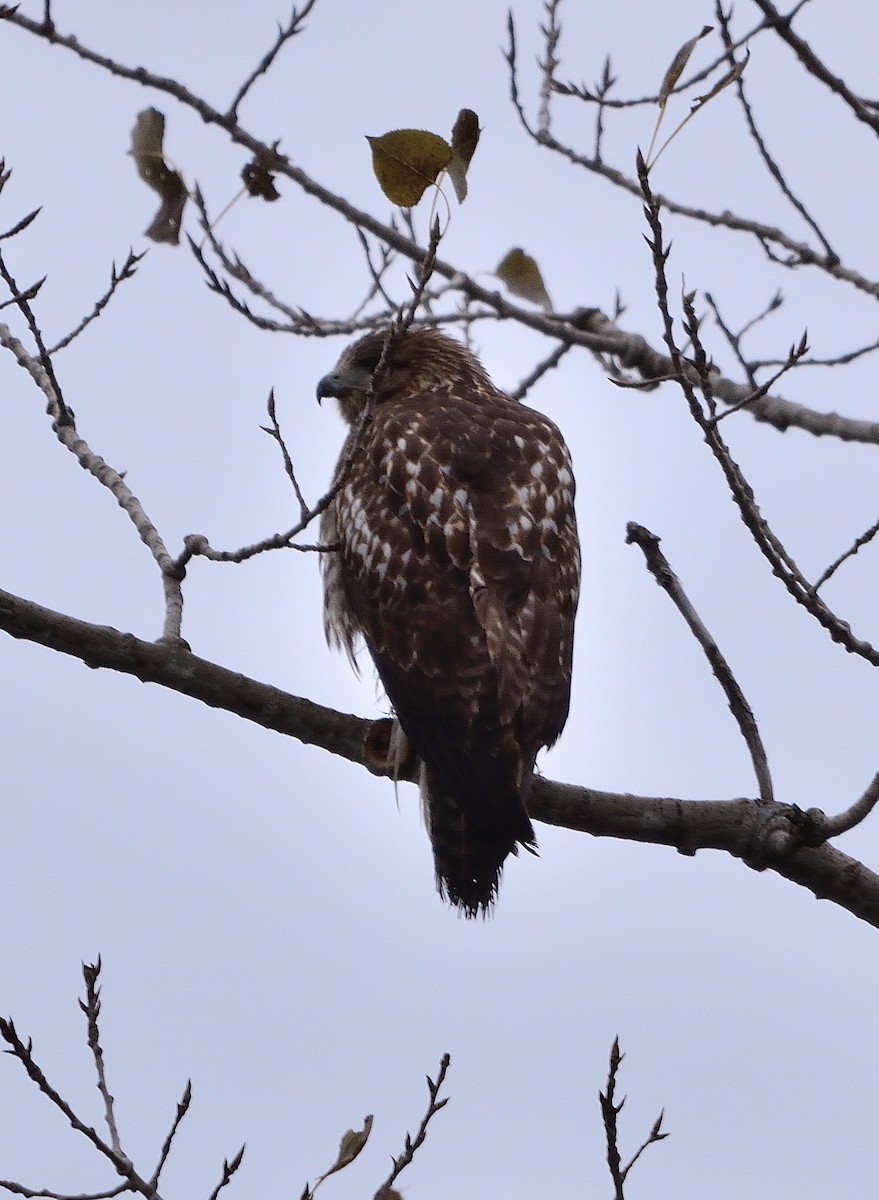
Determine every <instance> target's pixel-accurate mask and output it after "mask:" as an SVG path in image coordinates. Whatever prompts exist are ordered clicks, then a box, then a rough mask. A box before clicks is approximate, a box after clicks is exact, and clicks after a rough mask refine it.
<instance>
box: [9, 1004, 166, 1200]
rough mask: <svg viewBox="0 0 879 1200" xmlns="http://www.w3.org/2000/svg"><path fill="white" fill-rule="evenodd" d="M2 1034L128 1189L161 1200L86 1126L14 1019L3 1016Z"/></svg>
mask: <svg viewBox="0 0 879 1200" xmlns="http://www.w3.org/2000/svg"><path fill="white" fill-rule="evenodd" d="M0 1037H2V1038H3V1040H4V1041H5V1042H6V1044H7V1045H8V1046H9V1052H10V1053H11V1054H12V1055H13V1056H14V1057H15V1058H17V1059H18V1061H19V1062H20V1063H21V1065H22V1066H23V1067H24V1069H25V1071H26V1072H27V1075H28V1077H29V1078H30V1079H32V1080H33V1082H34V1083H35V1084H36V1085H37V1087H38V1088H39V1090H40V1091H41V1092H42V1094H43V1095H44V1096H46V1097H47V1099H49V1100H51V1102H52V1103H53V1104H54V1105H55V1107H56V1108H57V1109H59V1111H60V1112H62V1113H63V1114H64V1116H65V1117H66V1118H67V1120H68V1121H69V1122H70V1124H71V1125H72V1126H73V1128H74V1129H75V1130H76V1131H77V1133H81V1134H82V1135H83V1137H84V1138H86V1139H87V1141H89V1142H91V1144H92V1145H93V1146H94V1147H95V1149H96V1150H98V1151H99V1152H100V1153H101V1154H103V1155H104V1157H105V1158H107V1159H109V1161H110V1162H111V1163H112V1164H113V1167H114V1168H115V1170H116V1171H117V1173H118V1174H119V1175H121V1176H122V1177H123V1178H124V1179H126V1180H127V1182H128V1189H129V1190H131V1191H135V1192H139V1193H140V1195H142V1196H146V1197H149V1200H161V1197H160V1196H159V1194H158V1192H157V1191H156V1189H155V1188H154V1187H152V1185H151V1184H150V1183H148V1182H147V1180H145V1179H142V1178H141V1176H140V1175H138V1173H137V1171H136V1170H135V1169H134V1167H133V1165H132V1164H131V1163H130V1162H129V1160H128V1159H127V1158H126V1157H125V1156H124V1155H122V1154H120V1153H119V1152H118V1151H116V1150H114V1149H113V1147H112V1146H109V1145H108V1144H107V1143H106V1142H105V1141H104V1140H103V1138H102V1137H101V1136H100V1135H99V1134H98V1133H97V1132H96V1131H95V1130H94V1129H92V1127H91V1126H90V1125H86V1123H85V1122H84V1121H82V1120H81V1119H80V1118H79V1117H78V1116H77V1115H76V1113H75V1112H74V1111H73V1109H72V1108H71V1107H70V1105H69V1104H68V1103H67V1101H66V1100H65V1099H64V1098H63V1097H62V1096H61V1095H60V1094H59V1093H58V1092H57V1091H56V1090H55V1088H53V1087H52V1085H51V1084H50V1083H49V1081H48V1079H47V1078H46V1076H45V1075H44V1074H43V1072H42V1070H41V1069H40V1067H39V1066H38V1065H37V1063H36V1061H35V1060H34V1057H33V1048H32V1046H31V1043H30V1042H28V1043H27V1044H25V1043H24V1042H23V1041H22V1040H21V1038H20V1037H19V1036H18V1032H17V1031H16V1028H15V1026H14V1024H13V1023H12V1021H7V1020H4V1019H3V1018H0Z"/></svg>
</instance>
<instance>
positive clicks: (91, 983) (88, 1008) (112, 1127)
mask: <svg viewBox="0 0 879 1200" xmlns="http://www.w3.org/2000/svg"><path fill="white" fill-rule="evenodd" d="M82 974H83V978H84V979H85V993H86V998H85V1000H84V1001H83V1000H80V1002H79V1007H80V1008H81V1009H82V1011H83V1012H84V1013H85V1015H86V1018H87V1020H88V1042H89V1049H90V1050H91V1052H92V1057H93V1058H94V1060H95V1070H96V1071H97V1074H98V1091H99V1092H100V1093H101V1098H102V1100H103V1101H104V1120H105V1121H106V1122H107V1129H108V1131H109V1134H110V1145H111V1146H112V1147H113V1150H114V1151H115V1153H116V1154H118V1155H120V1157H123V1158H126V1159H128V1155H127V1154H125V1153H124V1151H123V1149H122V1143H121V1141H120V1139H119V1129H118V1127H117V1125H116V1114H115V1112H114V1109H113V1097H112V1096H111V1094H110V1089H109V1088H108V1087H107V1076H106V1073H105V1071H104V1051H103V1050H102V1049H101V1035H100V1031H99V1029H98V1017H99V1016H100V1014H101V989H100V988H99V987H98V978H99V977H100V974H101V959H100V957H99V958H98V960H97V962H95V963H89V964H87V963H83V964H82ZM129 1161H130V1160H129Z"/></svg>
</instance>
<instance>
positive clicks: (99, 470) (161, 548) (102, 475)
mask: <svg viewBox="0 0 879 1200" xmlns="http://www.w3.org/2000/svg"><path fill="white" fill-rule="evenodd" d="M0 346H3V347H4V348H5V349H7V350H9V351H11V353H12V354H13V355H14V357H15V359H16V361H17V362H18V364H19V366H21V367H23V368H24V370H25V371H27V373H28V374H29V375H30V377H31V379H32V380H33V381H34V383H35V384H36V385H37V387H38V388H39V389H40V391H41V392H42V393H43V395H44V396H45V397H46V401H47V411H48V413H49V416H50V417H52V428H53V430H54V432H55V436H56V437H57V438H58V440H59V442H61V444H62V446H64V447H65V448H66V449H68V450H69V451H70V453H71V454H72V455H73V456H74V457H75V458H76V460H77V462H78V463H79V465H80V466H81V467H82V468H83V469H84V470H86V471H88V472H89V474H90V475H93V476H94V478H95V479H96V480H97V481H98V483H100V484H101V485H102V486H103V487H105V488H107V490H108V491H109V492H111V493H112V495H113V496H114V497H115V499H116V503H117V504H118V505H119V507H120V508H122V509H123V511H124V512H125V513H126V514H127V515H128V517H129V519H130V520H131V522H132V523H133V525H134V527H135V529H136V530H137V532H138V534H139V535H140V539H141V541H142V542H143V543H144V545H145V546H146V547H147V549H148V550H149V551H150V553H151V554H152V556H153V558H154V559H155V561H156V563H157V565H158V567H159V569H160V571H161V572H162V587H163V591H164V595H165V619H164V623H163V628H162V637H163V638H165V639H167V640H171V641H174V640H176V639H178V638H179V637H180V626H181V621H182V619H183V592H182V590H181V588H180V580H181V578H182V575H181V574H180V571H179V569H178V567H177V564H176V563H175V562H174V560H173V559H172V558H171V555H170V554H169V553H168V550H167V548H166V547H165V543H164V542H163V541H162V539H161V538H160V537H159V533H158V530H157V529H156V527H155V526H154V525H153V523H152V522H151V521H150V519H149V517H148V516H147V515H146V512H145V511H144V508H143V505H142V504H141V502H140V501H139V500H138V498H137V497H136V496H135V495H134V493H133V492H132V491H131V489H130V488H129V486H128V484H127V483H126V482H125V480H124V479H123V477H122V476H121V475H120V474H119V472H118V471H115V470H114V469H113V468H112V467H111V466H110V465H109V464H108V463H106V462H105V461H104V460H103V459H102V458H101V457H100V456H99V455H97V454H95V453H94V451H93V450H92V449H91V448H90V447H89V445H88V444H87V443H86V442H85V441H84V440H83V439H82V438H81V437H80V436H79V433H78V432H77V429H76V424H75V422H74V417H73V413H72V412H71V410H70V409H69V408H67V406H66V405H65V404H64V403H63V402H62V400H61V398H60V395H59V393H58V390H57V385H56V383H55V380H54V371H51V373H50V371H47V370H46V368H45V366H44V363H43V361H42V359H37V358H35V357H34V356H33V355H31V354H29V353H28V352H27V351H26V350H25V348H24V346H22V344H21V342H20V341H19V340H18V338H16V337H15V336H14V335H13V334H12V332H11V331H10V329H9V328H8V326H6V325H3V324H2V323H0ZM46 357H47V358H48V355H46ZM48 361H49V367H50V368H51V360H50V359H49V360H48Z"/></svg>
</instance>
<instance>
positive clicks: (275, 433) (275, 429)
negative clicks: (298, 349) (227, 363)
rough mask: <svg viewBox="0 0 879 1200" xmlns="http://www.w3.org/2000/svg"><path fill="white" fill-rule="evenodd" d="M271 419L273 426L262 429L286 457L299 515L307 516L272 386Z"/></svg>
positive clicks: (287, 474)
mask: <svg viewBox="0 0 879 1200" xmlns="http://www.w3.org/2000/svg"><path fill="white" fill-rule="evenodd" d="M266 407H267V409H268V414H269V420H270V421H271V427H270V428H269V427H267V426H265V425H263V426H262V429H263V430H264V431H265V432H266V433H267V434H268V435H269V437H272V438H274V439H275V441H276V442H277V444H278V447H279V449H280V451H281V456H282V458H283V459H284V473H285V474H286V476H287V478H288V479H289V480H290V483H291V484H292V485H293V491H294V492H295V493H296V499H297V500H298V501H299V516H300V517H301V518H303V517H305V516H306V514H307V513H308V505H307V504H306V502H305V497H304V496H303V495H302V489H301V488H300V487H299V480H298V479H297V478H296V472H295V471H294V470H293V459H292V458H291V457H290V451H289V450H288V449H287V443H286V442H285V441H284V436H283V434H282V433H281V426H280V425H279V423H278V415H277V412H276V411H275V389H274V388H272V389H271V391H270V392H269V399H268V404H267V405H266Z"/></svg>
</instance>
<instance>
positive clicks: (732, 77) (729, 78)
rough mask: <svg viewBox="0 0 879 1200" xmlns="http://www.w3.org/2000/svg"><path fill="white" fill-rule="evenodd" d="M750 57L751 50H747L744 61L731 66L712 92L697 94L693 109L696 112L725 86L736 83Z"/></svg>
mask: <svg viewBox="0 0 879 1200" xmlns="http://www.w3.org/2000/svg"><path fill="white" fill-rule="evenodd" d="M750 57H751V51H750V50H746V51H745V57H744V58H743V59H742V61H741V62H737V63H736V65H735V66H734V67H732V68H731V70H729V71H727V73H726V74H725V75H724V76H723V78H722V79H719V80H718V81H717V83H715V85H714V87H713V88H712V89H711V91H710V92H706V93H705V95H704V96H697V97H696V99H695V100H694V101H693V111H694V112H695V110H696V109H697V108H702V107H703V106H704V105H706V104H707V103H708V101H709V100H713V99H714V97H715V96H716V95H717V94H718V93H719V92H722V91H723V90H724V88H728V87H729V86H730V84H733V83H735V82H736V80H737V79H741V77H742V74H743V73H744V70H745V67H746V66H747V65H748V59H749V58H750Z"/></svg>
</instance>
